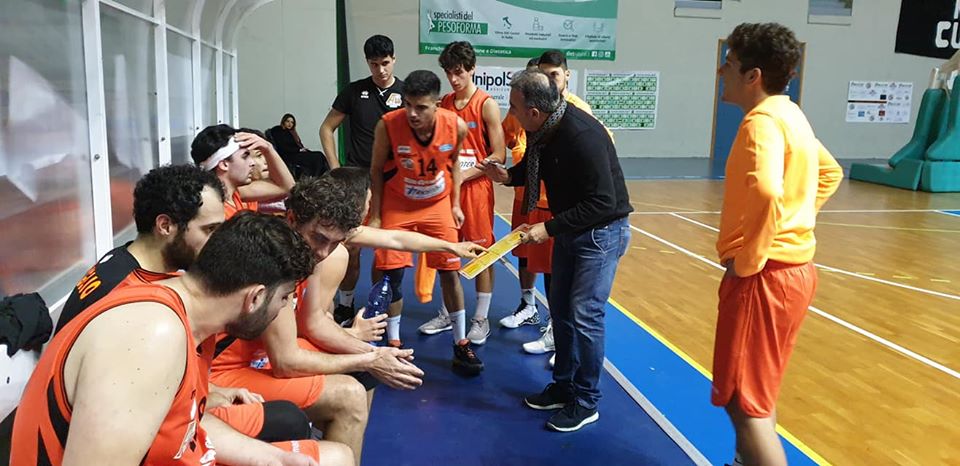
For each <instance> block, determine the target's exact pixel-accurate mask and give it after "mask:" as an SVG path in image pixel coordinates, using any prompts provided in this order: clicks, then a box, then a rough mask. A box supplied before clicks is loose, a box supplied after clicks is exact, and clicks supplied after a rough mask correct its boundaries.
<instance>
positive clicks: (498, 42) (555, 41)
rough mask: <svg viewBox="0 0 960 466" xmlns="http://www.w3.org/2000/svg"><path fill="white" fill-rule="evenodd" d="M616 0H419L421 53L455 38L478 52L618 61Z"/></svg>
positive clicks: (437, 50) (440, 47)
mask: <svg viewBox="0 0 960 466" xmlns="http://www.w3.org/2000/svg"><path fill="white" fill-rule="evenodd" d="M617 1H618V0H553V1H548V2H547V1H539V0H420V21H419V22H420V53H423V54H439V53H440V52H441V51H442V50H443V47H444V46H445V45H446V44H448V43H450V42H453V41H458V40H465V41H468V42H470V43H471V44H472V45H473V47H474V49H475V50H476V52H477V55H480V56H494V57H521V58H529V57H534V56H538V55H540V54H541V53H543V52H544V51H545V50H550V49H559V50H563V51H564V52H565V53H566V55H567V58H569V59H576V60H614V59H616V36H617V31H616V28H617Z"/></svg>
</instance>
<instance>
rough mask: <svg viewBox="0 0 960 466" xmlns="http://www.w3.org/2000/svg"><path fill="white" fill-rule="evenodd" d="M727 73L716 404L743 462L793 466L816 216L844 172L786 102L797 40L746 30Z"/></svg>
mask: <svg viewBox="0 0 960 466" xmlns="http://www.w3.org/2000/svg"><path fill="white" fill-rule="evenodd" d="M727 47H728V52H727V57H726V60H725V62H724V63H723V65H722V66H721V67H720V69H719V70H717V73H718V74H719V75H720V76H721V78H722V79H723V84H724V91H723V96H722V98H723V100H724V101H725V102H728V103H731V104H733V105H736V106H738V107H740V108H741V109H743V111H744V113H746V116H745V117H744V119H743V122H742V123H741V124H740V129H739V131H738V132H737V136H736V139H735V140H734V142H733V147H732V148H731V149H730V156H729V158H728V159H727V167H726V181H725V185H724V188H725V193H724V198H723V210H722V213H721V217H720V234H719V238H718V240H717V252H718V253H719V255H720V259H721V262H722V263H723V264H724V266H725V267H726V268H727V271H726V273H725V274H724V277H723V281H722V282H721V284H720V305H719V313H718V316H717V333H716V339H715V343H714V352H713V393H712V399H711V401H712V402H713V404H714V405H716V406H723V407H725V408H726V410H727V414H728V415H729V416H730V419H731V420H732V421H733V426H734V429H735V430H736V433H737V457H736V460H735V461H734V463H735V464H737V465H740V464H744V465H755V464H756V465H758V464H763V465H785V464H787V460H786V456H785V454H784V452H783V447H782V445H781V444H780V441H779V439H778V438H777V432H776V400H777V395H778V393H779V391H780V382H781V381H782V380H783V374H784V370H785V368H786V365H787V361H788V360H789V358H790V353H791V352H792V351H793V347H794V344H795V343H796V341H797V333H798V330H799V329H800V324H801V322H802V321H803V318H804V316H805V315H806V312H807V307H809V306H810V303H811V302H812V301H813V295H814V291H815V290H816V287H817V273H816V269H815V268H814V265H813V255H814V250H815V244H816V242H815V240H814V235H813V230H814V226H815V225H816V219H817V212H818V211H819V210H820V208H821V207H822V206H823V204H824V203H826V202H827V200H828V199H829V198H830V196H831V195H832V194H833V193H834V192H835V191H836V190H837V187H838V186H839V185H840V181H841V180H842V179H843V171H842V169H841V168H840V166H839V165H837V162H836V160H834V159H833V157H832V156H831V155H830V153H829V152H828V151H827V149H826V148H824V147H823V144H821V143H820V141H819V140H817V138H816V136H815V135H814V134H813V130H812V129H811V128H810V124H809V123H808V122H807V119H806V117H805V116H804V114H803V112H802V111H800V108H799V107H797V106H796V105H795V104H794V103H793V102H791V101H790V98H789V97H787V96H785V95H782V93H783V91H784V89H786V86H787V83H788V82H789V81H790V78H791V77H792V75H793V70H794V69H795V68H796V66H797V63H798V62H799V60H800V56H801V51H800V44H799V42H797V39H796V37H795V36H794V34H793V32H792V31H790V30H789V29H787V28H786V27H784V26H781V25H779V24H775V23H767V24H747V23H744V24H741V25H739V26H737V28H736V29H734V31H733V33H731V34H730V36H729V37H727Z"/></svg>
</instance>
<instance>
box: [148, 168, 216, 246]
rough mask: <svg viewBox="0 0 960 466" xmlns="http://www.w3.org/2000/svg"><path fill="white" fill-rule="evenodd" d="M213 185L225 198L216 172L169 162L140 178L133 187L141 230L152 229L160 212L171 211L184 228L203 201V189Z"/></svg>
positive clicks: (172, 216) (176, 221) (171, 216)
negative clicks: (169, 163)
mask: <svg viewBox="0 0 960 466" xmlns="http://www.w3.org/2000/svg"><path fill="white" fill-rule="evenodd" d="M206 186H209V187H211V188H213V190H214V191H215V192H216V193H217V196H218V202H223V196H224V192H223V183H221V182H220V180H219V179H218V178H217V176H216V175H214V174H213V172H209V171H204V170H202V169H200V168H199V167H196V166H193V165H165V166H163V167H159V168H154V169H153V170H150V171H149V172H148V173H147V174H146V175H143V177H142V178H140V181H138V182H137V186H136V187H135V188H134V189H133V219H134V222H135V223H136V225H137V232H138V233H150V232H151V231H153V227H154V225H155V224H156V221H157V216H158V215H161V214H163V215H167V216H168V217H170V219H171V220H173V222H174V223H175V224H176V225H177V227H178V228H180V229H183V228H185V227H186V226H187V222H189V221H190V220H193V218H194V217H196V216H197V212H198V211H199V210H200V206H201V205H203V198H202V197H201V193H202V191H203V188H204V187H206Z"/></svg>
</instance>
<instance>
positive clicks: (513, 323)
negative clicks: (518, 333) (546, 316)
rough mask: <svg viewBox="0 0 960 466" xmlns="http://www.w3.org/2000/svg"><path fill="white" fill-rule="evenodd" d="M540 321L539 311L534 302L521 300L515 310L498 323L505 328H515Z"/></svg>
mask: <svg viewBox="0 0 960 466" xmlns="http://www.w3.org/2000/svg"><path fill="white" fill-rule="evenodd" d="M539 323H540V312H538V311H537V305H536V304H532V305H531V304H527V303H523V302H521V303H520V305H519V306H517V310H516V311H513V314H510V315H508V316H506V317H504V318H502V319H500V325H502V326H504V327H506V328H517V327H519V326H521V325H538V324H539Z"/></svg>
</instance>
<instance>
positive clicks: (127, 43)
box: [100, 6, 160, 245]
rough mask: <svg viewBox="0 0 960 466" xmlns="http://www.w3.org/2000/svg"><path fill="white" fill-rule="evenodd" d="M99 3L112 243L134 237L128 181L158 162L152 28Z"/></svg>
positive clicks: (131, 200) (131, 197)
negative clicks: (100, 5)
mask: <svg viewBox="0 0 960 466" xmlns="http://www.w3.org/2000/svg"><path fill="white" fill-rule="evenodd" d="M154 27H156V26H154V25H153V24H151V23H148V22H146V21H144V20H142V19H140V18H136V17H133V16H131V15H128V14H126V13H123V12H121V11H118V10H115V9H113V8H109V7H106V6H103V7H102V9H101V10H100V35H101V37H102V44H103V45H102V47H103V90H104V97H105V99H104V100H105V103H106V113H107V149H108V156H109V161H110V203H111V212H112V217H113V234H114V244H115V245H119V244H122V243H124V242H126V241H129V240H131V239H133V235H134V231H133V229H132V228H131V227H132V226H133V215H132V213H133V186H134V185H135V184H136V182H137V180H139V179H140V177H141V176H142V175H143V174H145V173H147V172H148V171H150V169H152V168H154V167H156V166H157V165H158V161H159V150H160V149H159V146H158V140H159V136H158V132H157V99H156V92H157V87H156V80H157V76H156V63H155V61H156V58H155V57H156V55H155V54H154V53H152V52H153V50H154V46H153V42H154V38H153V37H154V36H153V28H154Z"/></svg>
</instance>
